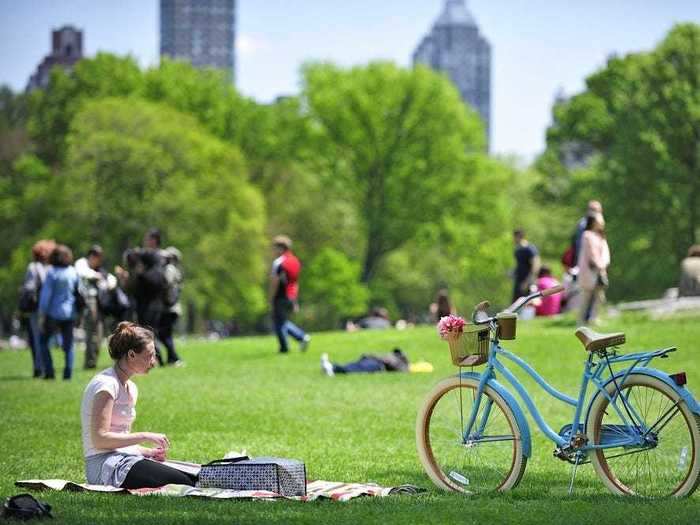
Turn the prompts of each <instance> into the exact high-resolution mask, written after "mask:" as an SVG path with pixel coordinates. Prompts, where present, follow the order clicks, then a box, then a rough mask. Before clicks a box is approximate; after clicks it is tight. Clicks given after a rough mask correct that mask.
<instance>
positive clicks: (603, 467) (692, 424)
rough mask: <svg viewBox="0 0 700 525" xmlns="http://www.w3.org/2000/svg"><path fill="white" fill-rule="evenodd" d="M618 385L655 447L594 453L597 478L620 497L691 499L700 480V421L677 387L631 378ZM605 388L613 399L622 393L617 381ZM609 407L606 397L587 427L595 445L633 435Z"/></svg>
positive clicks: (594, 409) (641, 376)
mask: <svg viewBox="0 0 700 525" xmlns="http://www.w3.org/2000/svg"><path fill="white" fill-rule="evenodd" d="M618 381H620V379H618ZM618 386H619V387H620V390H621V391H622V392H623V393H624V395H625V396H626V397H627V399H628V400H629V401H628V402H629V407H628V410H629V411H630V412H631V413H632V414H633V415H636V414H638V415H639V417H640V418H641V419H642V420H643V421H642V422H641V423H642V424H643V426H644V427H645V428H646V429H647V430H649V432H648V436H649V439H650V440H652V441H653V442H654V443H653V444H650V445H648V446H647V447H643V448H642V447H637V448H636V449H635V447H629V446H628V447H616V448H607V449H595V450H593V451H592V452H590V454H589V456H590V459H591V463H592V464H593V468H594V469H595V471H596V474H598V476H599V477H600V478H601V480H602V481H603V483H604V484H605V485H606V487H608V489H610V490H611V491H612V492H613V493H615V494H618V495H634V496H641V497H647V498H656V497H667V496H675V497H684V496H689V495H690V494H692V493H693V491H694V490H695V489H696V488H697V486H698V481H699V480H700V458H699V457H698V456H699V454H700V417H698V416H697V415H695V414H694V413H692V412H691V411H690V409H689V408H688V405H687V404H686V403H685V401H683V399H682V398H681V397H680V395H679V394H678V393H677V392H676V391H675V390H674V389H673V388H672V387H671V386H669V385H667V384H666V383H665V382H663V381H662V380H660V379H658V378H656V377H652V376H648V375H645V374H630V375H629V376H628V377H627V378H626V379H625V380H624V383H623V384H621V385H620V384H619V383H618ZM605 388H606V391H607V392H608V394H609V395H611V396H612V395H613V394H614V393H615V392H616V390H617V389H616V387H615V385H614V384H613V383H612V382H610V383H609V384H608V385H607V386H606V387H605ZM617 399H619V396H618V398H617ZM609 404H610V402H609V401H608V399H606V397H605V396H603V395H600V394H599V395H598V396H597V398H596V399H595V400H594V401H593V405H592V406H591V410H590V412H589V416H588V421H587V426H586V428H587V437H588V440H589V443H591V444H594V445H598V444H600V443H601V442H602V441H604V440H605V439H606V433H607V439H616V438H619V437H620V436H628V435H629V430H627V429H626V426H625V425H624V422H623V420H622V418H621V417H620V416H619V415H618V413H617V411H616V410H614V409H611V410H608V407H609ZM618 408H619V409H620V410H621V411H622V413H623V414H625V418H626V419H629V416H628V415H627V410H625V407H624V406H623V403H622V402H618ZM637 423H639V422H637ZM655 423H656V425H655ZM654 429H657V430H658V432H656V431H655V430H654ZM647 430H645V433H647Z"/></svg>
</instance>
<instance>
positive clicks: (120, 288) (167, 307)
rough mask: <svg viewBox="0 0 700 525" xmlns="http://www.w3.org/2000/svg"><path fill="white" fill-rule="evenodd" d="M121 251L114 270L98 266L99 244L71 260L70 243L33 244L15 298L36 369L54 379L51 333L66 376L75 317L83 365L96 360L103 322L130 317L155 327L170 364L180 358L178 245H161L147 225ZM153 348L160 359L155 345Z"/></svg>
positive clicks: (70, 364) (100, 257)
mask: <svg viewBox="0 0 700 525" xmlns="http://www.w3.org/2000/svg"><path fill="white" fill-rule="evenodd" d="M124 259H125V265H126V266H127V269H124V268H122V267H121V266H117V267H115V273H116V275H114V274H111V273H109V272H107V271H106V270H105V269H104V268H103V264H104V253H103V250H102V248H101V247H100V246H99V245H93V246H92V247H90V249H89V250H88V252H87V253H86V254H85V256H84V257H81V258H79V259H78V260H77V261H75V264H74V263H73V252H72V251H71V249H70V248H69V247H68V246H66V245H63V244H57V243H56V242H54V241H52V240H46V239H44V240H40V241H38V242H37V243H35V244H34V246H33V247H32V261H31V262H30V263H29V265H28V267H27V271H26V273H25V278H24V282H23V284H22V287H21V290H20V298H19V310H20V312H21V313H22V314H23V320H24V323H25V326H26V328H27V336H28V342H29V347H30V349H31V354H32V366H33V375H34V377H43V378H45V379H55V370H54V366H53V360H52V357H51V351H50V347H51V341H52V340H53V339H54V338H55V339H56V341H57V342H59V343H60V346H61V348H62V349H63V352H64V357H65V365H64V368H63V379H65V380H69V379H71V376H72V372H73V362H74V329H75V328H76V326H77V325H81V326H82V328H83V331H84V333H85V363H84V368H85V369H94V368H96V366H97V361H98V356H99V351H100V346H101V344H102V341H103V338H104V331H105V330H104V329H105V323H107V322H109V323H110V325H116V324H117V323H119V322H120V321H123V320H128V319H132V318H134V317H135V318H136V319H137V320H138V322H139V323H141V324H143V325H147V326H151V327H153V329H154V331H155V332H156V334H157V335H158V338H159V339H160V340H161V342H162V343H163V345H164V346H165V347H166V349H167V362H168V364H173V365H176V366H179V365H181V364H182V361H180V359H179V357H178V355H177V352H176V350H175V345H174V342H173V337H172V335H173V327H174V325H175V322H176V321H177V319H178V317H179V316H180V314H181V306H180V303H179V292H180V288H181V286H182V280H183V278H182V270H181V268H180V259H181V254H180V252H179V250H177V249H176V248H172V247H171V248H167V249H166V250H161V249H160V232H159V231H158V230H155V229H153V230H149V232H147V233H146V236H145V238H144V247H143V248H139V249H135V250H127V252H126V253H125V254H124ZM110 328H111V326H110ZM156 355H157V358H158V361H159V362H160V363H161V364H164V361H163V359H162V357H161V355H160V351H159V349H158V347H157V346H156Z"/></svg>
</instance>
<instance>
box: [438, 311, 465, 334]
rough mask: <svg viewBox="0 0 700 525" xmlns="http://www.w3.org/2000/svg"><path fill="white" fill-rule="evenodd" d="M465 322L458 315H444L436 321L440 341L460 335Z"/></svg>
mask: <svg viewBox="0 0 700 525" xmlns="http://www.w3.org/2000/svg"><path fill="white" fill-rule="evenodd" d="M465 324H466V322H465V321H464V319H462V318H461V317H460V316H458V315H446V316H445V317H442V318H440V321H438V324H437V328H438V332H439V333H440V337H441V338H442V339H447V338H448V337H455V336H457V335H458V334H461V333H462V331H463V329H464V325H465Z"/></svg>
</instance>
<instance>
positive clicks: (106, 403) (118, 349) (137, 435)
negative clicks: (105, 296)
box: [80, 321, 196, 489]
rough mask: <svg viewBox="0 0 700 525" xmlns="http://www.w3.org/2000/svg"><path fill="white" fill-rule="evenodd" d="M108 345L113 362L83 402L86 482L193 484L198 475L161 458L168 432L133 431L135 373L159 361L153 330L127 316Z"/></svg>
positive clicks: (89, 388)
mask: <svg viewBox="0 0 700 525" xmlns="http://www.w3.org/2000/svg"><path fill="white" fill-rule="evenodd" d="M108 347H109V355H110V356H111V357H112V359H113V360H114V365H113V366H112V367H110V368H107V369H106V370H103V371H102V372H100V373H99V374H97V375H96V376H95V377H93V378H92V380H91V381H90V383H88V385H87V387H86V388H85V391H84V392H83V399H82V403H81V406H80V417H81V423H82V441H83V453H84V457H85V474H86V477H87V482H88V483H91V484H96V485H111V486H114V487H122V488H126V489H139V488H147V487H161V486H163V485H167V484H170V483H175V484H180V485H191V486H192V485H194V484H195V482H196V477H194V476H191V475H190V474H186V473H184V472H181V471H179V470H177V469H174V468H172V467H169V466H167V465H164V464H163V463H162V462H163V461H164V460H165V457H166V454H167V451H168V448H169V447H170V441H169V440H168V438H167V436H166V435H165V434H160V433H156V432H131V426H132V424H133V422H134V419H135V417H136V410H135V408H136V401H137V400H138V389H137V388H136V384H135V383H134V382H133V381H132V380H131V377H132V376H134V375H143V374H148V372H149V371H150V370H151V368H153V367H154V366H155V364H156V351H155V344H154V335H153V332H151V331H150V330H148V329H146V328H144V327H142V326H139V325H137V324H135V323H131V322H128V321H123V322H121V323H119V325H118V326H117V328H116V330H115V331H114V332H113V333H112V335H111V336H110V338H109V345H108ZM141 443H149V444H152V445H155V447H152V448H149V447H143V446H141Z"/></svg>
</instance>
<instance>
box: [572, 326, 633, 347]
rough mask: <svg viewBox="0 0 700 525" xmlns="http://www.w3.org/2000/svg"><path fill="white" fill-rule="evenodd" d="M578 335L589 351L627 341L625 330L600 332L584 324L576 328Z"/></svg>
mask: <svg viewBox="0 0 700 525" xmlns="http://www.w3.org/2000/svg"><path fill="white" fill-rule="evenodd" d="M576 337H578V340H579V341H581V343H582V344H583V346H584V347H585V348H586V350H588V351H589V352H595V351H596V350H602V349H603V348H608V347H610V346H619V345H621V344H624V343H625V334H624V332H617V333H614V334H599V333H598V332H594V331H593V330H591V329H590V328H587V327H585V326H582V327H580V328H578V329H577V330H576Z"/></svg>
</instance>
